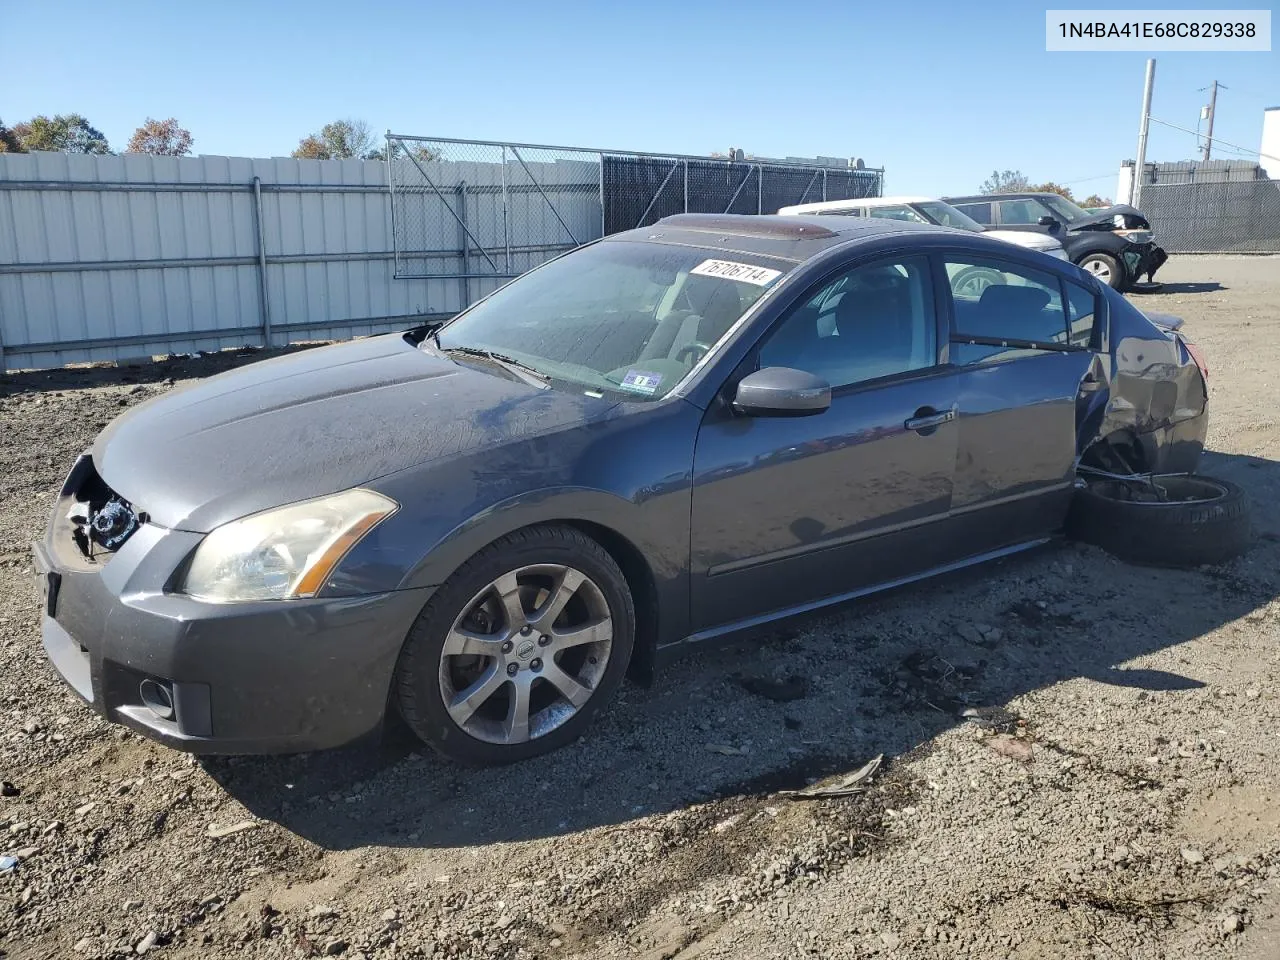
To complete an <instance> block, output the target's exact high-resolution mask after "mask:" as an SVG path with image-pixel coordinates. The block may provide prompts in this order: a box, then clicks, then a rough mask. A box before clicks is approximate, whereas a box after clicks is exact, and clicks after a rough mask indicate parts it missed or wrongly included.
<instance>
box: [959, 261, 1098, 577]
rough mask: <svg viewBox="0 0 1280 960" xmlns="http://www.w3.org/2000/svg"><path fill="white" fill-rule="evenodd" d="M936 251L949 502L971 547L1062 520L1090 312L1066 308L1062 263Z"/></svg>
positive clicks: (1021, 537) (1086, 371)
mask: <svg viewBox="0 0 1280 960" xmlns="http://www.w3.org/2000/svg"><path fill="white" fill-rule="evenodd" d="M939 261H940V267H941V270H940V277H939V286H940V287H941V288H942V289H943V290H944V291H945V292H946V293H948V294H949V304H950V314H951V323H950V326H951V333H950V360H951V363H952V364H953V365H954V367H955V369H956V370H957V372H958V411H959V438H958V450H957V454H956V468H955V474H954V478H953V483H952V495H951V513H952V519H953V521H954V524H953V526H954V532H955V535H956V536H958V537H961V538H962V539H963V541H964V542H965V544H966V552H968V553H970V554H978V553H984V552H987V551H989V550H994V549H999V548H1001V547H1006V546H1012V545H1014V544H1018V543H1024V542H1026V541H1029V540H1034V539H1037V538H1040V537H1044V536H1047V535H1049V534H1051V533H1053V532H1054V531H1056V530H1058V529H1059V528H1060V527H1061V526H1062V523H1063V521H1064V520H1065V517H1066V510H1067V506H1068V504H1069V502H1070V499H1071V494H1072V484H1073V480H1074V475H1075V454H1076V433H1077V400H1078V398H1079V397H1080V396H1081V384H1082V381H1084V380H1085V379H1086V377H1087V376H1089V375H1090V370H1091V367H1092V364H1093V360H1094V354H1093V352H1092V350H1091V349H1090V345H1091V344H1092V342H1093V332H1092V331H1093V314H1092V313H1091V312H1090V313H1088V314H1085V313H1084V312H1082V311H1081V310H1079V309H1076V310H1073V309H1071V304H1070V302H1069V300H1068V299H1067V298H1064V295H1063V291H1064V281H1062V280H1061V279H1060V278H1059V277H1058V275H1057V274H1054V273H1050V272H1048V271H1043V270H1038V269H1035V268H1033V267H1027V266H1024V265H1022V264H1020V263H1018V262H1015V261H1012V260H1009V261H1006V260H1004V259H1002V258H999V257H989V256H981V257H973V256H968V255H963V254H959V253H956V254H943V255H941V256H940V257H939ZM1069 314H1070V324H1069V322H1068V315H1069Z"/></svg>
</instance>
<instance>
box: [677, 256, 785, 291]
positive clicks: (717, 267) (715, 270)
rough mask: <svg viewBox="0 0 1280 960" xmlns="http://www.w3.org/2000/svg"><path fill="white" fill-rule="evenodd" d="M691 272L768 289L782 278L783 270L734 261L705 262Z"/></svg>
mask: <svg viewBox="0 0 1280 960" xmlns="http://www.w3.org/2000/svg"><path fill="white" fill-rule="evenodd" d="M689 272H690V273H692V274H697V275H698V276H700V277H719V278H720V279H721V280H737V281H738V282H739V283H750V284H754V285H755V286H757V287H767V286H768V285H769V284H771V283H773V281H775V280H777V279H778V277H780V276H782V271H781V270H770V269H768V268H767V267H753V266H752V265H751V264H749V263H734V262H733V261H732V260H703V261H702V262H701V263H700V264H698V265H697V266H696V267H694V268H693V269H692V270H690V271H689Z"/></svg>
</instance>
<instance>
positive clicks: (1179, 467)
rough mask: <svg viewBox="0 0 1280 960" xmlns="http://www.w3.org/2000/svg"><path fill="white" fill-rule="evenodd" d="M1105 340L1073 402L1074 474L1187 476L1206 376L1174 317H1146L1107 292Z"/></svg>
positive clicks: (1203, 410)
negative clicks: (1075, 408) (1074, 410)
mask: <svg viewBox="0 0 1280 960" xmlns="http://www.w3.org/2000/svg"><path fill="white" fill-rule="evenodd" d="M1104 296H1106V299H1107V305H1108V313H1109V324H1108V340H1109V342H1108V343H1107V344H1104V349H1102V350H1100V351H1099V352H1098V353H1097V354H1096V355H1095V356H1094V360H1093V364H1092V367H1091V369H1090V371H1089V373H1088V374H1086V375H1085V378H1084V380H1083V382H1082V384H1081V392H1080V394H1079V397H1078V400H1077V417H1076V423H1077V434H1076V436H1077V447H1076V453H1077V465H1078V468H1079V469H1080V470H1081V472H1084V473H1088V472H1104V473H1109V474H1115V475H1121V476H1133V475H1144V474H1145V475H1150V474H1176V473H1193V472H1194V471H1195V469H1196V466H1197V465H1198V463H1199V461H1200V454H1201V453H1202V452H1203V450H1204V440H1205V433H1206V431H1207V428H1208V412H1207V402H1208V389H1207V384H1206V377H1207V373H1206V370H1205V367H1204V363H1203V360H1202V358H1201V357H1200V355H1199V352H1198V351H1197V350H1196V349H1195V347H1194V345H1192V344H1191V342H1190V341H1189V340H1188V339H1187V338H1186V337H1185V336H1184V335H1183V334H1182V333H1181V332H1180V331H1179V328H1180V327H1181V320H1179V319H1178V318H1176V317H1164V316H1159V317H1154V316H1153V317H1147V316H1144V315H1143V314H1142V313H1141V312H1140V311H1138V310H1137V309H1136V308H1134V307H1133V305H1132V304H1130V303H1129V302H1128V301H1127V300H1125V299H1124V298H1123V297H1121V296H1120V295H1119V294H1116V293H1114V292H1113V291H1110V290H1107V291H1105V293H1104Z"/></svg>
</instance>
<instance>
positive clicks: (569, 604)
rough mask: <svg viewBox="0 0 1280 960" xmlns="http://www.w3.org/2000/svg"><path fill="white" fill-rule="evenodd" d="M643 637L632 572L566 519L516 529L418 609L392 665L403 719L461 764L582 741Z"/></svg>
mask: <svg viewBox="0 0 1280 960" xmlns="http://www.w3.org/2000/svg"><path fill="white" fill-rule="evenodd" d="M634 642H635V609H634V605H633V601H632V598H631V592H630V590H629V589H628V587H627V582H626V578H625V577H624V576H623V574H622V571H621V570H620V569H619V568H618V565H617V563H616V562H614V560H613V558H612V557H611V556H610V555H609V553H608V552H607V551H606V550H605V549H604V548H603V547H602V546H600V544H599V543H597V542H596V541H594V540H592V539H591V538H590V537H588V536H586V535H585V534H584V533H582V532H581V531H580V530H577V529H575V528H573V527H569V526H560V525H556V526H539V527H530V528H527V529H525V530H517V531H516V532H514V533H511V534H508V535H507V536H505V537H503V538H501V539H500V540H497V541H495V542H494V543H492V544H490V545H489V546H488V547H486V548H485V549H483V550H482V551H480V553H478V554H476V556H474V557H472V558H471V559H470V560H468V561H467V562H466V563H465V564H464V565H463V566H462V567H461V568H459V569H458V571H457V572H455V573H454V574H453V576H452V577H450V578H449V579H448V581H446V582H445V584H444V585H443V586H441V587H440V589H439V590H437V591H436V593H435V594H434V595H433V596H432V598H431V600H430V601H428V603H427V605H426V606H425V607H424V608H423V610H422V613H421V614H419V615H418V619H417V620H416V621H415V623H414V625H413V627H412V628H411V629H410V631H409V636H408V638H407V639H406V641H405V645H404V648H403V650H402V651H401V653H400V660H399V663H398V664H397V666H396V677H395V682H394V688H393V693H394V698H395V701H396V706H397V708H398V709H399V712H400V715H401V717H403V718H404V721H405V723H406V725H407V726H408V727H409V729H411V730H412V731H413V732H414V733H415V734H416V735H417V736H418V737H419V738H421V739H422V740H423V741H424V742H425V743H427V744H428V745H430V746H431V747H433V748H434V749H435V750H437V751H438V752H439V753H441V754H443V755H444V756H446V757H449V758H450V759H452V760H457V761H459V762H461V763H467V764H475V765H487V764H501V763H513V762H515V761H518V760H525V759H528V758H530V757H535V756H538V755H540V754H543V753H548V752H550V751H552V750H555V749H557V748H559V747H562V746H564V745H565V744H567V743H570V742H572V741H573V740H576V739H577V738H578V737H579V736H580V735H581V734H582V732H583V731H584V730H585V729H586V728H587V726H589V725H590V723H591V721H592V720H593V719H594V717H595V715H596V714H597V713H598V712H599V711H600V709H601V708H602V707H603V706H604V705H605V704H606V703H607V702H608V701H609V700H610V699H611V698H612V697H613V694H614V693H615V692H616V691H617V688H618V685H619V684H620V683H621V682H622V678H623V676H624V674H625V673H626V669H627V663H628V661H629V660H630V658H631V651H632V648H633V646H634Z"/></svg>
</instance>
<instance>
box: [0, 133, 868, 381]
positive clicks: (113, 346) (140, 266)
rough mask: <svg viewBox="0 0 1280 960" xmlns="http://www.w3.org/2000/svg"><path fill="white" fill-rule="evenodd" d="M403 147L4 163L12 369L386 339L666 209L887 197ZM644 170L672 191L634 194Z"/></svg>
mask: <svg viewBox="0 0 1280 960" xmlns="http://www.w3.org/2000/svg"><path fill="white" fill-rule="evenodd" d="M387 145H388V150H389V151H390V154H391V157H392V162H391V163H390V164H387V163H384V162H382V161H362V160H294V159H283V158H281V159H272V160H254V159H246V158H236V157H152V156H141V155H125V156H107V157H97V156H83V155H68V154H61V153H32V154H0V371H3V370H5V369H18V368H27V367H49V366H58V365H61V364H67V363H78V362H84V361H98V360H120V359H125V358H128V357H133V356H139V355H151V354H164V353H191V352H195V351H197V350H220V349H224V348H226V347H234V346H243V345H273V346H280V345H283V344H285V343H289V342H293V341H298V340H329V339H343V338H346V337H350V336H354V335H358V334H364V333H379V332H385V331H389V330H394V329H398V328H403V327H406V326H408V325H410V324H411V323H413V322H420V321H421V320H423V319H435V318H447V317H451V316H453V315H454V314H455V313H457V312H458V311H459V310H461V309H462V308H463V307H465V306H467V305H468V304H470V303H472V302H474V301H475V300H477V299H479V298H481V297H483V296H485V295H486V294H488V293H489V292H490V291H492V290H493V289H495V288H496V287H497V286H499V285H500V284H502V283H504V282H505V281H506V279H507V278H508V277H511V276H514V275H516V274H519V273H520V272H522V271H524V270H528V269H530V268H531V267H534V266H536V265H537V264H539V263H541V262H542V261H544V260H547V259H549V258H550V257H553V256H555V255H557V254H558V253H561V252H563V251H565V250H569V249H572V248H573V247H575V246H577V245H579V244H581V243H585V242H587V241H590V240H594V239H596V238H598V237H600V236H601V235H602V234H603V233H608V232H612V231H614V230H620V229H630V228H631V227H633V226H637V225H639V224H641V223H652V222H653V221H654V220H655V219H657V217H659V216H662V215H665V213H669V212H674V211H675V210H679V209H686V210H714V211H717V212H719V211H721V210H729V209H733V210H735V211H738V210H739V209H740V208H741V211H742V212H751V213H756V212H766V213H771V212H773V210H774V209H776V206H777V205H779V204H780V203H781V202H782V201H786V202H799V200H800V199H801V198H817V197H823V198H825V197H826V196H827V195H828V189H830V190H831V191H832V192H831V195H832V196H833V197H834V196H839V197H845V196H875V195H878V194H879V192H880V187H881V184H882V182H883V181H882V176H883V173H882V171H878V170H863V169H857V170H853V169H849V170H843V169H838V168H827V167H823V166H821V165H816V166H815V165H813V164H806V163H800V162H796V163H793V162H790V161H768V162H762V161H747V162H733V161H714V160H709V159H706V158H696V157H674V158H673V157H671V156H667V155H655V154H623V153H615V152H605V151H599V150H586V149H584V148H574V147H535V146H529V145H522V144H496V143H480V142H473V141H458V140H431V139H427V138H421V137H396V136H391V135H389V136H388V140H387ZM584 157H586V158H588V159H587V160H584V159H583V158H584ZM606 161H607V162H606ZM646 164H647V165H648V166H645V165H646ZM637 165H638V166H639V167H643V168H644V169H645V170H648V172H649V174H650V179H653V180H654V183H652V184H650V183H648V181H647V180H646V181H645V182H644V183H641V184H639V186H637V183H635V182H633V181H635V177H634V176H633V175H630V174H633V173H634V170H633V168H635V167H637ZM389 166H390V168H391V169H392V171H393V182H391V183H388V180H387V172H388V167H389ZM615 167H619V168H620V169H621V168H625V169H624V170H623V172H624V173H627V172H628V171H630V173H628V175H622V174H618V175H615V173H614V172H611V171H614V168H615ZM649 168H652V169H649ZM677 169H679V170H681V171H682V176H681V177H680V183H681V188H680V190H679V191H674V192H673V189H671V188H670V187H669V185H670V183H671V182H672V180H673V179H674V177H675V174H674V173H673V172H672V171H675V170H677ZM615 172H616V171H615ZM659 181H660V182H659ZM829 182H830V183H831V184H832V186H831V187H830V188H829V187H828V183H829ZM734 184H736V185H737V186H736V189H730V188H732V187H733V186H734ZM664 191H665V192H664ZM850 191H853V192H850ZM722 194H723V195H722ZM677 196H678V197H679V198H680V199H679V202H677V201H676V200H673V199H672V198H673V197H677ZM741 197H746V198H747V199H746V200H745V201H743V202H742V204H739V205H737V206H735V203H737V202H738V200H739V198H741ZM766 201H767V203H766ZM668 208H670V209H668ZM611 211H612V213H613V216H612V218H611V217H610V215H609V214H610V212H611Z"/></svg>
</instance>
